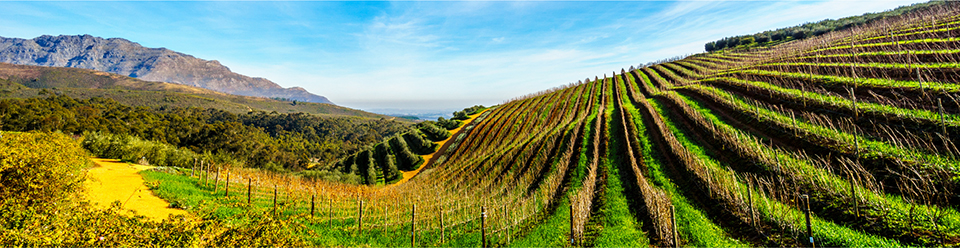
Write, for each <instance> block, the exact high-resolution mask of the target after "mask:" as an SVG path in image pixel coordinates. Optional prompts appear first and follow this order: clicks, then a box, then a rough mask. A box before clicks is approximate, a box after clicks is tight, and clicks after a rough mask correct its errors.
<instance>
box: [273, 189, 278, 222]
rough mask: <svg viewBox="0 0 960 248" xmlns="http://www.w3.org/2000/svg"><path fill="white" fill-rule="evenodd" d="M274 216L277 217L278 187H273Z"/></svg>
mask: <svg viewBox="0 0 960 248" xmlns="http://www.w3.org/2000/svg"><path fill="white" fill-rule="evenodd" d="M273 215H274V216H276V215H277V185H276V184H274V185H273Z"/></svg>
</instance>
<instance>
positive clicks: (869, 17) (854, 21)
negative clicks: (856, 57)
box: [704, 0, 955, 52]
mask: <svg viewBox="0 0 960 248" xmlns="http://www.w3.org/2000/svg"><path fill="white" fill-rule="evenodd" d="M951 2H952V1H937V0H934V1H930V2H926V3H915V4H912V5H909V6H903V7H899V8H896V9H893V10H888V11H884V12H879V13H867V14H863V15H859V16H851V17H845V18H840V19H837V20H833V19H826V20H822V21H819V22H813V23H804V24H801V25H797V26H793V27H788V28H780V29H776V30H770V31H764V32H760V33H756V34H753V35H741V36H734V37H727V38H723V39H720V40H717V41H712V42H709V43H707V44H706V45H704V49H705V50H706V51H707V52H713V51H718V50H723V49H726V48H738V47H739V48H749V47H757V46H770V45H775V44H779V43H783V42H786V41H791V40H802V39H805V38H809V37H814V36H820V35H823V34H825V33H829V32H832V31H840V30H847V29H851V28H855V27H858V26H862V25H867V24H868V23H871V22H875V21H878V20H883V19H887V18H892V17H896V16H902V15H906V14H910V13H917V12H920V11H924V10H927V9H930V8H932V7H935V6H939V5H951V6H955V5H953V3H951Z"/></svg>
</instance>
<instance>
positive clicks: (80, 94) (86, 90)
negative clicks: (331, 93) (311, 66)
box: [0, 63, 404, 121]
mask: <svg viewBox="0 0 960 248" xmlns="http://www.w3.org/2000/svg"><path fill="white" fill-rule="evenodd" d="M51 91H52V92H51ZM46 92H49V93H56V94H65V95H67V96H70V97H73V98H79V99H87V98H92V97H103V98H111V99H114V100H116V101H117V102H120V103H122V104H125V105H130V106H145V107H150V106H171V107H173V106H176V107H198V108H215V109H221V110H226V111H229V112H233V113H237V114H241V113H247V112H249V111H265V112H273V111H276V112H278V113H295V112H301V113H307V114H316V115H322V116H359V117H365V118H374V119H380V118H384V119H394V117H390V116H385V115H379V114H374V113H369V112H365V111H362V110H356V109H351V108H346V107H341V106H337V105H333V104H327V103H313V102H292V101H280V100H274V99H268V98H263V97H252V96H239V95H230V94H226V93H222V92H217V91H213V90H208V89H203V88H198V87H193V86H187V85H180V84H173V83H163V82H149V81H143V80H139V79H136V78H131V77H127V76H121V75H117V74H111V73H106V72H100V71H94V70H90V69H79V68H63V67H43V66H29V65H13V64H7V63H0V98H30V97H36V96H37V95H39V94H41V93H46ZM400 121H404V120H400Z"/></svg>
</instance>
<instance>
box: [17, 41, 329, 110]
mask: <svg viewBox="0 0 960 248" xmlns="http://www.w3.org/2000/svg"><path fill="white" fill-rule="evenodd" d="M0 62H3V63H12V64H20V65H40V66H53V67H73V68H83V69H92V70H97V71H102V72H109V73H114V74H119V75H124V76H129V77H135V78H139V79H142V80H145V81H157V82H168V83H175V84H182V85H188V86H194V87H200V88H204V89H210V90H214V91H219V92H224V93H229V94H234V95H243V96H258V97H267V98H286V99H291V100H297V101H304V102H315V103H329V104H333V103H332V102H330V100H327V98H325V97H323V96H318V95H314V94H311V93H310V92H307V91H306V90H304V89H303V88H300V87H292V88H283V87H280V85H277V84H276V83H274V82H271V81H270V80H267V79H264V78H256V77H248V76H244V75H240V74H237V73H234V72H231V71H230V69H229V68H227V67H226V66H223V65H221V64H220V62H218V61H216V60H203V59H199V58H195V57H193V56H190V55H187V54H183V53H179V52H175V51H171V50H169V49H166V48H147V47H143V46H141V45H140V44H137V43H134V42H131V41H129V40H125V39H120V38H111V39H104V38H100V37H94V36H90V35H77V36H70V35H60V36H50V35H44V36H40V37H36V38H33V39H20V38H4V37H0Z"/></svg>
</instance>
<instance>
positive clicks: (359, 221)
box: [357, 200, 363, 235]
mask: <svg viewBox="0 0 960 248" xmlns="http://www.w3.org/2000/svg"><path fill="white" fill-rule="evenodd" d="M357 203H359V204H360V208H359V209H358V211H360V215H359V216H358V217H357V230H358V231H360V235H363V201H359V200H358V201H357Z"/></svg>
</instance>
